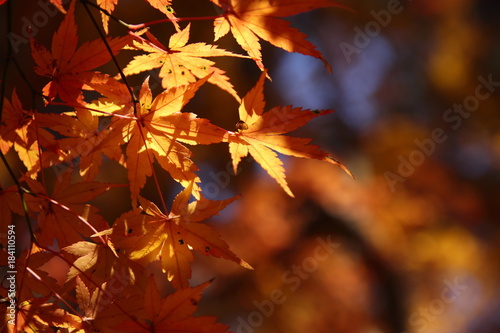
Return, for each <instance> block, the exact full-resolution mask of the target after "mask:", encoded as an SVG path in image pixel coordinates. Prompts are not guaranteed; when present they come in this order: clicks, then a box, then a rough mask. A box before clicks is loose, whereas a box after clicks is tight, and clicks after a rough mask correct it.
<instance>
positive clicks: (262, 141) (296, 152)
mask: <svg viewBox="0 0 500 333" xmlns="http://www.w3.org/2000/svg"><path fill="white" fill-rule="evenodd" d="M265 77H266V71H264V72H263V73H262V75H261V77H260V79H259V81H258V82H257V84H256V85H255V87H254V88H253V89H252V90H250V92H248V94H247V95H246V96H245V97H244V98H243V101H242V103H241V105H240V107H239V114H240V121H239V122H238V124H237V132H236V133H234V132H230V133H229V135H228V136H227V141H228V142H229V152H230V154H231V158H232V161H233V168H234V170H235V173H236V170H237V168H238V164H239V162H240V161H241V159H242V158H243V157H245V156H247V155H248V153H250V155H252V157H253V158H254V159H255V161H256V162H257V163H259V164H260V165H261V166H262V168H264V169H265V170H266V171H267V173H268V174H269V175H270V176H271V177H272V178H274V179H275V180H276V181H277V182H278V184H280V185H281V187H282V188H283V189H284V190H285V192H286V193H287V194H288V195H290V196H292V197H293V194H292V191H291V190H290V188H289V187H288V184H287V182H286V180H285V169H284V168H283V163H282V162H281V160H280V159H279V158H278V156H277V154H276V152H278V153H281V154H285V155H290V156H295V157H304V158H310V159H317V160H322V161H327V162H330V163H332V164H336V165H339V166H340V167H341V168H342V169H344V170H345V171H346V172H347V173H348V174H349V175H351V173H350V172H349V171H348V170H347V169H346V168H345V167H344V166H343V165H342V164H340V163H339V162H337V161H336V160H335V159H333V158H332V157H331V156H330V155H329V154H328V153H326V152H324V151H321V150H320V149H319V147H318V146H314V145H308V143H309V142H310V141H311V139H306V138H296V137H291V136H285V135H281V134H283V133H287V132H290V131H293V130H295V129H297V128H299V127H302V126H304V125H305V124H306V123H307V122H309V121H310V120H311V119H313V118H315V117H318V116H321V115H325V114H328V113H332V112H333V111H332V110H315V111H311V110H302V109H301V108H294V107H292V106H285V107H275V108H272V109H271V110H269V111H268V112H266V113H264V106H265V102H264V94H263V87H264V81H265ZM351 176H352V175H351Z"/></svg>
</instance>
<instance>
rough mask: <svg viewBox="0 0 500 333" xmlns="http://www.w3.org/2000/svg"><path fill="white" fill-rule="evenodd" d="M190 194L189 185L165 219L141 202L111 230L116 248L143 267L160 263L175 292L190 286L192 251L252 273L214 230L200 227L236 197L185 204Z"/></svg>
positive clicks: (205, 226)
mask: <svg viewBox="0 0 500 333" xmlns="http://www.w3.org/2000/svg"><path fill="white" fill-rule="evenodd" d="M191 192H192V185H191V186H189V187H187V188H186V189H184V190H183V191H182V192H181V193H180V194H178V195H177V197H176V198H175V200H174V203H173V205H172V209H171V212H170V214H168V215H167V214H165V213H163V212H162V211H161V210H160V209H159V208H158V207H157V206H156V205H155V204H154V203H152V202H150V201H148V200H146V199H143V198H140V203H141V207H140V208H137V209H135V210H133V211H131V212H129V213H126V214H124V215H123V216H122V217H120V218H119V219H118V220H117V221H116V222H115V224H114V226H113V235H115V236H116V237H115V238H114V239H117V240H116V241H115V244H116V247H117V248H120V249H123V250H125V252H126V253H127V255H128V256H129V258H130V259H132V260H134V261H137V262H139V263H141V264H142V265H146V264H148V263H150V262H151V261H154V260H159V261H160V263H161V266H162V268H163V270H164V271H165V272H166V273H167V278H168V280H169V281H171V282H172V285H173V286H174V287H175V288H186V287H188V286H189V283H188V280H189V279H190V278H191V265H190V263H191V262H192V261H193V260H194V257H193V253H192V252H193V250H197V251H199V252H201V253H203V254H205V255H212V256H214V257H217V258H224V259H227V260H231V261H233V262H235V263H237V264H239V265H241V266H243V267H245V268H248V269H251V266H250V265H249V264H248V263H246V262H245V261H243V260H242V259H240V258H238V257H237V256H236V255H235V254H234V253H233V252H232V251H231V250H230V249H229V246H228V245H227V244H226V243H225V242H224V241H223V240H222V239H220V236H219V234H218V233H217V232H216V231H215V230H213V229H212V228H211V227H209V226H208V225H206V224H202V223H199V222H201V221H202V220H204V219H207V218H209V217H211V216H213V215H216V214H218V212H219V211H220V210H222V209H223V208H224V207H226V206H227V205H229V204H230V203H232V202H233V201H234V200H236V199H237V197H234V198H231V199H226V200H220V201H214V200H208V199H205V198H203V197H202V198H201V199H200V200H197V201H194V202H191V203H188V200H189V198H190V197H191ZM120 238H121V239H120Z"/></svg>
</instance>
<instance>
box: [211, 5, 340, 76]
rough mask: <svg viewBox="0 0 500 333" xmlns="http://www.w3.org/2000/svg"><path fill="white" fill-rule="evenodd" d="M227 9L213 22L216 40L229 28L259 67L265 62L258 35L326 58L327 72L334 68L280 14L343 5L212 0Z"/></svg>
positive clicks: (322, 59) (279, 44)
mask: <svg viewBox="0 0 500 333" xmlns="http://www.w3.org/2000/svg"><path fill="white" fill-rule="evenodd" d="M211 1H212V2H213V3H214V4H216V5H217V6H219V7H221V8H222V9H223V10H224V14H223V15H222V16H221V17H218V18H217V19H215V21H214V33H215V40H218V39H219V38H221V37H223V36H225V35H226V34H227V33H228V32H229V31H231V33H232V34H233V36H234V38H235V39H236V41H237V42H238V44H240V45H241V47H242V48H243V49H244V50H245V51H246V52H247V53H248V55H250V56H251V57H252V58H253V59H254V60H255V62H256V63H257V65H258V66H259V68H261V69H264V65H263V64H262V54H261V52H260V50H261V47H260V43H259V37H260V38H262V39H264V40H266V41H268V42H269V43H271V44H273V45H274V46H277V47H280V48H282V49H284V50H286V51H288V52H299V53H302V54H305V55H309V56H313V57H315V58H318V59H320V60H321V61H323V63H324V64H325V66H326V67H327V68H328V71H330V72H331V67H330V65H329V64H328V63H327V61H326V60H325V58H324V57H323V56H322V55H321V53H320V52H319V51H318V50H316V48H315V46H314V45H313V44H311V43H310V42H309V41H307V40H306V39H305V38H306V37H307V36H306V35H305V34H303V33H301V32H300V31H299V30H297V29H295V28H292V27H290V22H288V21H284V20H282V19H279V18H278V17H286V16H292V15H296V14H299V13H303V12H306V11H310V10H313V9H316V8H321V7H344V6H342V5H340V4H339V3H336V2H334V1H330V0H259V1H253V0H211Z"/></svg>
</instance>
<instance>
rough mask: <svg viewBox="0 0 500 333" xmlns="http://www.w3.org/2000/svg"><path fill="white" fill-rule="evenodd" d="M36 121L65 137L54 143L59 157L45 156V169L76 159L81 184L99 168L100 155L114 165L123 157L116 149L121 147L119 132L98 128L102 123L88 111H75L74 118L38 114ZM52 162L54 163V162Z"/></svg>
mask: <svg viewBox="0 0 500 333" xmlns="http://www.w3.org/2000/svg"><path fill="white" fill-rule="evenodd" d="M101 115H102V114H101ZM37 119H38V120H39V124H40V125H42V126H44V127H47V128H50V129H51V130H53V131H57V132H58V133H59V134H61V135H63V136H64V137H62V138H60V139H59V140H57V142H58V145H59V150H58V154H49V153H45V155H44V156H46V158H45V159H43V160H42V161H43V162H44V165H53V164H55V163H61V162H65V163H69V162H70V161H71V160H72V159H74V158H79V168H80V175H81V176H82V178H83V180H84V181H90V180H93V179H94V178H95V176H96V175H97V174H98V172H99V169H100V168H101V165H102V160H103V157H102V155H103V154H105V155H106V156H108V157H110V158H112V159H114V160H117V161H118V160H120V157H121V156H122V152H121V150H120V149H117V147H118V146H120V145H121V144H123V143H124V141H123V138H122V135H121V132H120V131H114V130H112V129H110V128H100V127H102V123H100V121H99V117H98V116H96V115H93V114H92V112H91V111H89V110H87V109H82V108H78V109H77V111H76V117H72V116H70V115H67V114H55V113H50V114H40V115H39V117H38V118H37ZM53 155H55V156H53ZM54 158H57V160H56V161H54ZM61 167H62V166H61Z"/></svg>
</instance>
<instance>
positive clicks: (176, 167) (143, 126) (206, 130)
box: [113, 77, 226, 201]
mask: <svg viewBox="0 0 500 333" xmlns="http://www.w3.org/2000/svg"><path fill="white" fill-rule="evenodd" d="M207 79H208V77H205V78H204V79H202V80H199V81H197V82H195V83H192V84H189V85H186V86H181V87H176V88H172V89H169V90H165V91H163V92H162V93H160V94H159V95H157V96H156V97H155V98H153V95H152V92H151V89H150V88H149V80H148V79H146V80H145V81H144V83H143V85H142V87H141V91H140V93H139V104H138V106H137V109H136V114H130V118H128V119H127V118H123V117H122V118H117V120H116V121H114V122H113V126H117V127H122V128H123V137H124V138H125V141H127V142H128V143H127V148H126V154H127V158H126V162H125V163H126V167H127V171H128V178H129V180H130V191H131V195H132V198H133V201H135V199H136V198H137V196H138V195H139V191H140V189H141V188H142V187H143V186H144V184H145V183H146V178H147V177H148V176H151V175H152V174H153V165H152V162H153V160H154V158H155V159H156V160H157V161H158V162H159V164H160V165H161V167H162V168H163V169H165V170H166V171H168V172H169V173H170V175H171V176H172V177H173V178H174V179H175V180H176V181H178V182H179V183H181V185H183V186H184V187H187V186H188V185H189V184H190V183H191V182H192V181H195V182H199V181H200V180H199V177H198V176H197V175H196V173H195V171H197V170H198V168H197V167H196V166H195V165H194V163H193V162H192V161H191V160H190V159H189V157H190V156H191V151H190V150H189V149H188V148H186V147H185V146H184V145H182V144H181V143H186V144H191V145H196V144H210V143H216V142H221V141H222V139H223V136H224V135H225V133H226V131H225V130H223V129H222V128H220V127H217V126H215V125H213V124H211V123H210V122H209V121H208V120H207V119H203V118H197V117H196V115H195V114H194V113H187V112H180V110H181V109H182V107H183V106H184V105H185V104H186V103H187V102H188V101H189V100H190V99H191V98H192V97H193V96H194V94H195V92H196V91H197V90H198V88H199V87H200V86H201V85H202V84H204V83H205V82H206V80H207ZM199 191H200V189H199V187H198V186H196V190H195V192H196V193H198V192H199Z"/></svg>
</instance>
